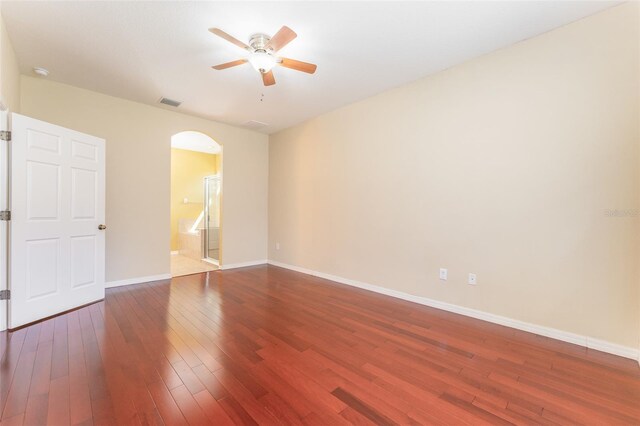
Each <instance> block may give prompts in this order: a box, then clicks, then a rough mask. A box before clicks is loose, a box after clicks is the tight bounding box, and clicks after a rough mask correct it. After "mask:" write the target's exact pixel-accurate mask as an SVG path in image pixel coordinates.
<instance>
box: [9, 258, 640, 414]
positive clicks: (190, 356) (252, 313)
mask: <svg viewBox="0 0 640 426" xmlns="http://www.w3.org/2000/svg"><path fill="white" fill-rule="evenodd" d="M0 336H1V339H0V357H1V359H2V361H1V365H0V410H1V411H0V412H1V417H0V418H1V420H2V422H1V424H2V426H4V425H13V424H27V425H41V424H51V425H66V424H119V425H125V424H163V423H164V424H171V425H173V424H192V425H201V424H216V425H230V424H303V423H304V424H317V425H337V424H358V425H365V424H380V425H387V424H453V425H459V424H471V425H478V424H508V423H513V424H615V425H618V424H640V370H639V368H638V364H637V363H636V362H635V361H632V360H628V359H623V358H619V357H615V356H612V355H607V354H604V353H600V352H597V351H591V350H587V349H585V348H582V347H579V346H574V345H570V344H567V343H562V342H559V341H555V340H551V339H547V338H543V337H540V336H536V335H533V334H529V333H525V332H520V331H516V330H513V329H509V328H506V327H501V326H497V325H494V324H489V323H486V322H482V321H478V320H474V319H470V318H466V317H463V316H459V315H455V314H451V313H447V312H443V311H439V310H437V309H431V308H427V307H424V306H420V305H416V304H412V303H409V302H404V301H401V300H396V299H393V298H390V297H386V296H382V295H378V294H375V293H370V292H367V291H363V290H358V289H354V288H350V287H346V286H343V285H340V284H335V283H332V282H330V281H326V280H322V279H319V278H315V277H311V276H307V275H303V274H299V273H296V272H291V271H288V270H285V269H280V268H276V267H273V266H269V267H267V266H262V267H254V268H246V269H242V270H235V271H226V272H211V273H208V274H200V275H191V276H186V277H179V278H175V279H173V280H171V281H165V282H155V283H150V284H140V285H133V286H127V287H120V288H117V289H111V290H108V291H107V296H106V299H105V301H104V302H100V303H96V304H94V305H91V306H87V307H85V308H82V309H80V310H77V311H74V312H71V313H67V314H65V315H62V316H59V317H56V318H53V319H49V320H47V321H44V322H41V323H39V324H35V325H32V326H30V327H27V328H24V329H21V330H18V331H16V332H13V333H6V332H5V333H0Z"/></svg>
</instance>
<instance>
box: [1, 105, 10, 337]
mask: <svg viewBox="0 0 640 426" xmlns="http://www.w3.org/2000/svg"><path fill="white" fill-rule="evenodd" d="M10 116H11V114H10V111H9V108H7V107H6V106H5V104H4V102H3V101H2V99H0V130H7V131H8V130H10V129H11V126H10V123H9V117H10ZM9 149H10V144H9V143H8V142H7V141H0V210H9V173H10V170H9V164H10V162H9ZM8 278H9V222H8V221H0V290H9V279H8ZM8 307H9V301H8V300H2V301H0V331H4V330H6V329H7V325H8V323H9V317H8V315H9V309H8Z"/></svg>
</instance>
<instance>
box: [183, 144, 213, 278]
mask: <svg viewBox="0 0 640 426" xmlns="http://www.w3.org/2000/svg"><path fill="white" fill-rule="evenodd" d="M221 202H222V146H221V145H220V144H218V143H217V142H216V141H215V140H213V139H212V138H211V137H209V136H207V135H205V134H203V133H200V132H195V131H185V132H180V133H177V134H175V135H173V136H172V137H171V275H172V276H174V277H175V276H180V275H189V274H194V273H199V272H208V271H212V270H215V269H217V267H218V266H219V265H220V261H221V254H222V250H221V235H222V232H221V224H222V220H221V219H222V218H221Z"/></svg>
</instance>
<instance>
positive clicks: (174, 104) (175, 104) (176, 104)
mask: <svg viewBox="0 0 640 426" xmlns="http://www.w3.org/2000/svg"><path fill="white" fill-rule="evenodd" d="M160 103H161V104H165V105H169V106H172V107H179V106H180V104H181V103H182V102H178V101H174V100H173V99H169V98H160Z"/></svg>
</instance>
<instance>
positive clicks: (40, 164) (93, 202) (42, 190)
mask: <svg viewBox="0 0 640 426" xmlns="http://www.w3.org/2000/svg"><path fill="white" fill-rule="evenodd" d="M104 219H105V142H104V140H103V139H99V138H96V137H94V136H89V135H86V134H83V133H80V132H76V131H73V130H69V129H66V128H64V127H60V126H56V125H53V124H50V123H46V122H44V121H39V120H35V119H33V118H29V117H25V116H22V115H19V114H13V115H12V141H11V230H10V271H9V273H10V289H11V300H10V304H9V327H10V328H16V327H19V326H21V325H24V324H27V323H30V322H33V321H36V320H38V319H41V318H45V317H48V316H51V315H54V314H56V313H59V312H63V311H66V310H69V309H72V308H75V307H78V306H82V305H85V304H87V303H91V302H94V301H96V300H100V299H102V298H104V266H105V262H104V245H105V231H104V230H100V229H98V228H99V226H100V225H101V224H104Z"/></svg>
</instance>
